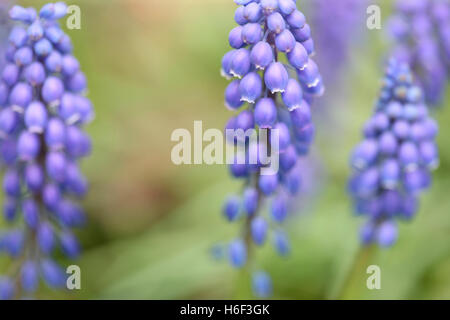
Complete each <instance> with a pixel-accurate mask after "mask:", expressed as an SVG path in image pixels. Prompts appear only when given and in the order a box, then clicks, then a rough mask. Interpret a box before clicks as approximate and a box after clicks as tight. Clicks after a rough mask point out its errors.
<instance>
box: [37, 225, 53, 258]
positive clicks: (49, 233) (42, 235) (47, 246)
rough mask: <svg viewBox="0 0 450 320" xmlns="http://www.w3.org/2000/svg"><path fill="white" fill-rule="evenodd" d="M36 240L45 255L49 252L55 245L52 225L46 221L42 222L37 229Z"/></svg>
mask: <svg viewBox="0 0 450 320" xmlns="http://www.w3.org/2000/svg"><path fill="white" fill-rule="evenodd" d="M37 241H38V244H39V248H40V249H41V251H42V252H43V253H45V254H47V255H49V254H51V253H52V251H53V248H54V247H55V235H54V231H53V227H52V226H51V224H50V223H48V222H43V223H41V224H40V225H39V227H38V230H37Z"/></svg>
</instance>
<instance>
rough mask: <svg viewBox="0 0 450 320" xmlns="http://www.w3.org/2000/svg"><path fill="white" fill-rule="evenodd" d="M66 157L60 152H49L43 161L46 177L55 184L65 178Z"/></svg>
mask: <svg viewBox="0 0 450 320" xmlns="http://www.w3.org/2000/svg"><path fill="white" fill-rule="evenodd" d="M66 165H67V161H66V157H65V156H64V154H63V153H61V152H54V151H53V152H50V153H49V154H48V155H47V158H46V159H45V168H46V171H47V175H48V176H49V177H50V178H51V179H52V180H53V181H55V182H63V181H64V179H65V178H66Z"/></svg>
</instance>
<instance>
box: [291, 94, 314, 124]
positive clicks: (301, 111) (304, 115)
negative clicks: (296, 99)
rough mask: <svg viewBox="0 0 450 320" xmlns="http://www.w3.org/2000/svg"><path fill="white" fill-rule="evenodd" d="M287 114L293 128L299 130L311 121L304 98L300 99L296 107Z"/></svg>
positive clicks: (309, 111)
mask: <svg viewBox="0 0 450 320" xmlns="http://www.w3.org/2000/svg"><path fill="white" fill-rule="evenodd" d="M289 115H290V119H291V122H292V125H293V126H294V128H295V129H299V130H301V129H302V128H304V127H305V126H306V125H308V124H310V123H311V110H310V107H309V105H308V103H307V102H306V101H305V100H302V102H301V103H300V105H299V106H298V108H294V109H293V110H291V111H290V112H289Z"/></svg>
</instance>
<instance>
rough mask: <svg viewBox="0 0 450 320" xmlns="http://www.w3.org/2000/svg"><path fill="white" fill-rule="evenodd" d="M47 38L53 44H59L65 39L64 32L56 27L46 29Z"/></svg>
mask: <svg viewBox="0 0 450 320" xmlns="http://www.w3.org/2000/svg"><path fill="white" fill-rule="evenodd" d="M45 37H46V38H47V39H48V40H50V41H51V42H52V43H53V44H59V43H60V42H61V40H62V39H63V37H64V32H63V31H62V30H61V29H60V28H58V27H56V26H53V27H52V26H50V27H48V28H46V29H45Z"/></svg>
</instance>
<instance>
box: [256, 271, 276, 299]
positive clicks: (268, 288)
mask: <svg viewBox="0 0 450 320" xmlns="http://www.w3.org/2000/svg"><path fill="white" fill-rule="evenodd" d="M252 290H253V294H254V295H255V296H256V297H258V298H268V297H270V296H271V295H272V292H273V286H272V280H271V279H270V276H269V275H268V274H267V273H265V272H261V271H260V272H255V273H254V274H253V276H252Z"/></svg>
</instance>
